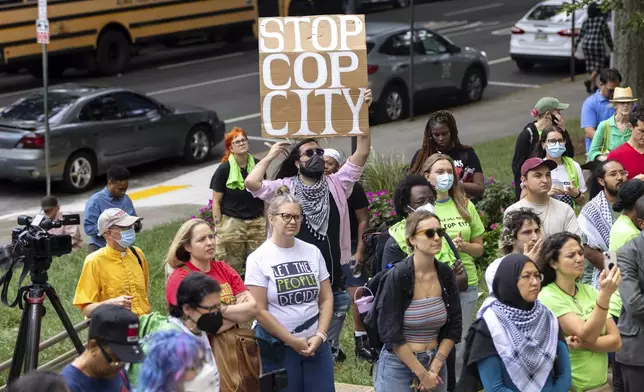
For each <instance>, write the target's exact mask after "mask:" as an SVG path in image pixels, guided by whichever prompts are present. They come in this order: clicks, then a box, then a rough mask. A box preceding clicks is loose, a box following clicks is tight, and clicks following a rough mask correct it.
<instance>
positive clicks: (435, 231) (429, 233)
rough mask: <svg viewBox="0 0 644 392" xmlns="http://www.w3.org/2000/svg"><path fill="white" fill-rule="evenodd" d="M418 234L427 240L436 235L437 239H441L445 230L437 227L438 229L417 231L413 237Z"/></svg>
mask: <svg viewBox="0 0 644 392" xmlns="http://www.w3.org/2000/svg"><path fill="white" fill-rule="evenodd" d="M418 234H425V236H426V237H427V238H434V237H435V236H436V235H437V234H438V237H442V236H443V235H444V234H445V229H443V228H442V227H439V228H438V229H425V230H420V231H417V232H416V234H414V235H418Z"/></svg>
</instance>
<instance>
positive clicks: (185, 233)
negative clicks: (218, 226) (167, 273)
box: [165, 219, 211, 269]
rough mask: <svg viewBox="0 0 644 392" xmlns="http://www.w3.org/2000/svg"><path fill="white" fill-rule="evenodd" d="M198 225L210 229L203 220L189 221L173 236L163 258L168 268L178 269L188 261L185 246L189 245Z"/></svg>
mask: <svg viewBox="0 0 644 392" xmlns="http://www.w3.org/2000/svg"><path fill="white" fill-rule="evenodd" d="M199 225H207V226H208V227H211V226H210V224H209V223H208V222H206V221H205V220H203V219H190V220H188V221H186V222H185V223H184V224H182V225H181V227H180V228H179V230H178V231H177V234H175V235H174V239H173V240H172V244H171V245H170V249H168V255H167V256H166V258H165V262H166V264H168V266H170V268H173V269H175V268H179V267H181V266H182V265H184V264H185V263H187V262H188V261H189V260H190V253H188V251H187V250H186V248H185V246H186V245H188V244H190V241H191V240H192V231H193V230H194V228H195V227H197V226H199Z"/></svg>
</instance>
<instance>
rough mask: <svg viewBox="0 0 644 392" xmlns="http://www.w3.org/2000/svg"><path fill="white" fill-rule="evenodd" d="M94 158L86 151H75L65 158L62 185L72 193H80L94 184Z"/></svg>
mask: <svg viewBox="0 0 644 392" xmlns="http://www.w3.org/2000/svg"><path fill="white" fill-rule="evenodd" d="M95 176H96V159H95V158H94V156H93V155H92V154H90V153H88V152H82V151H81V152H77V153H75V154H73V155H72V156H71V157H69V159H68V160H67V163H66V164H65V172H64V174H63V185H64V187H65V189H66V190H67V191H69V192H72V193H80V192H84V191H86V190H88V189H89V188H91V187H92V185H94V177H95Z"/></svg>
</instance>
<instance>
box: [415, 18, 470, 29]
mask: <svg viewBox="0 0 644 392" xmlns="http://www.w3.org/2000/svg"><path fill="white" fill-rule="evenodd" d="M464 24H467V21H466V20H457V21H448V20H445V21H436V20H432V21H429V22H426V23H424V24H423V26H424V27H425V28H426V29H430V30H435V31H440V30H441V29H446V28H449V27H454V26H462V25H464Z"/></svg>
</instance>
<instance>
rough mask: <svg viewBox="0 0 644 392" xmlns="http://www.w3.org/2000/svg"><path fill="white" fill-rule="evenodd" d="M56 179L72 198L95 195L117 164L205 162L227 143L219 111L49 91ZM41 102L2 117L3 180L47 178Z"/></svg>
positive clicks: (83, 91) (81, 90)
mask: <svg viewBox="0 0 644 392" xmlns="http://www.w3.org/2000/svg"><path fill="white" fill-rule="evenodd" d="M47 101H48V104H49V123H50V128H51V133H50V135H51V138H50V147H51V162H50V170H51V176H52V180H54V181H62V182H63V184H64V185H65V188H66V189H67V190H68V191H70V192H82V191H84V190H87V189H89V188H90V187H91V186H92V185H93V182H94V178H95V177H96V176H97V175H99V174H102V173H105V172H106V171H107V169H108V168H109V167H110V166H111V165H115V164H118V165H121V166H126V167H129V166H135V165H139V164H142V163H146V162H151V161H156V160H159V159H162V158H166V157H172V156H183V157H184V158H185V160H186V161H187V162H189V163H199V162H202V161H205V160H206V159H208V157H209V156H210V153H211V151H212V148H213V146H214V145H215V144H217V143H219V142H221V141H222V140H223V137H224V132H225V124H224V122H223V121H221V120H220V119H219V117H218V116H217V114H216V113H215V112H214V111H211V110H206V109H202V108H198V107H192V106H188V105H179V104H173V105H165V104H162V103H160V102H158V101H156V100H154V99H152V98H150V97H148V96H146V95H144V94H141V93H138V92H136V91H133V90H129V89H124V88H103V87H88V86H78V85H61V86H56V87H52V88H51V89H50V91H49V97H48V100H47ZM44 147H45V138H44V112H43V95H42V93H34V94H32V95H29V96H27V97H25V98H22V99H20V100H18V101H16V102H14V103H13V104H11V105H9V106H7V107H5V108H3V109H1V110H0V178H8V179H43V178H44V177H45V150H44Z"/></svg>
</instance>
